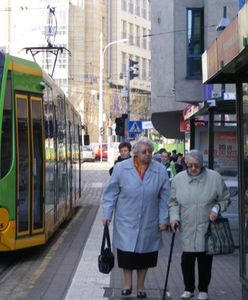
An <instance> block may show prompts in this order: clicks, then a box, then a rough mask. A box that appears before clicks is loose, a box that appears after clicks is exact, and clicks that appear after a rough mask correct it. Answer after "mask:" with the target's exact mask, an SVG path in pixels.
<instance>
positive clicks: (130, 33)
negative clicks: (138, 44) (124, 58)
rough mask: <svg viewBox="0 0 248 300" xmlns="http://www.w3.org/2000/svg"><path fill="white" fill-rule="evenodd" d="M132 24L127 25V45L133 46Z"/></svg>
mask: <svg viewBox="0 0 248 300" xmlns="http://www.w3.org/2000/svg"><path fill="white" fill-rule="evenodd" d="M133 44H134V41H133V24H131V23H129V45H133Z"/></svg>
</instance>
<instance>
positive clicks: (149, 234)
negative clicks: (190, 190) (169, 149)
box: [102, 138, 170, 298]
mask: <svg viewBox="0 0 248 300" xmlns="http://www.w3.org/2000/svg"><path fill="white" fill-rule="evenodd" d="M152 152H153V144H152V142H151V141H150V140H148V139H147V138H141V139H139V140H138V141H137V142H136V143H135V144H134V145H133V157H131V158H129V159H126V160H124V161H122V162H120V163H118V164H116V165H115V167H114V170H113V173H112V175H111V177H110V179H109V182H108V183H107V185H106V187H105V190H104V193H103V198H102V208H103V224H105V223H106V222H107V223H108V224H109V223H110V222H111V220H112V217H113V215H114V224H113V247H114V248H116V249H117V260H118V266H119V268H122V269H123V274H124V287H123V289H122V291H121V295H122V296H128V295H130V294H132V287H133V285H132V274H133V271H134V270H136V272H137V298H146V292H145V286H144V283H145V278H146V273H147V270H148V268H151V267H155V266H156V265H157V258H158V251H159V249H160V248H161V247H162V235H161V233H162V231H164V230H165V229H166V225H167V222H168V210H167V200H168V198H169V195H170V183H169V178H168V174H167V172H166V170H165V168H164V167H163V166H162V165H161V164H160V163H158V162H156V161H154V160H152Z"/></svg>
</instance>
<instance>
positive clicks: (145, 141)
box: [132, 137, 154, 155]
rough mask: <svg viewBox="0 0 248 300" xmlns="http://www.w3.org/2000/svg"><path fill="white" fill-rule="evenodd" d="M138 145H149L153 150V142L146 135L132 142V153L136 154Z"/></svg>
mask: <svg viewBox="0 0 248 300" xmlns="http://www.w3.org/2000/svg"><path fill="white" fill-rule="evenodd" d="M140 145H146V146H149V148H150V149H151V151H153V149H154V148H153V143H152V142H151V141H150V140H149V139H148V138H147V137H141V138H140V139H139V140H138V141H137V142H135V143H134V144H133V150H132V152H133V155H136V154H137V153H138V152H139V148H140Z"/></svg>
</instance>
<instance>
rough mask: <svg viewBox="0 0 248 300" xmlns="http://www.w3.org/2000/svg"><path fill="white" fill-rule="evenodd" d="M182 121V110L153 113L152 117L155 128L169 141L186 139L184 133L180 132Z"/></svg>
mask: <svg viewBox="0 0 248 300" xmlns="http://www.w3.org/2000/svg"><path fill="white" fill-rule="evenodd" d="M181 119H182V111H181V110H180V111H168V112H159V113H153V114H152V117H151V120H152V124H153V126H154V128H155V129H156V130H157V131H158V132H159V133H160V134H162V135H163V136H164V137H166V138H167V139H184V132H180V120H181Z"/></svg>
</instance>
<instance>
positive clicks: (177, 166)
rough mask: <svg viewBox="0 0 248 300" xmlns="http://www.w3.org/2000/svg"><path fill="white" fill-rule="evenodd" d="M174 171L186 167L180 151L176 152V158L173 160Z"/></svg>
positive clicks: (179, 170)
mask: <svg viewBox="0 0 248 300" xmlns="http://www.w3.org/2000/svg"><path fill="white" fill-rule="evenodd" d="M175 169H176V173H179V172H181V171H183V170H186V169H187V166H186V164H185V161H184V158H183V155H182V153H178V154H177V160H176V162H175Z"/></svg>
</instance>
